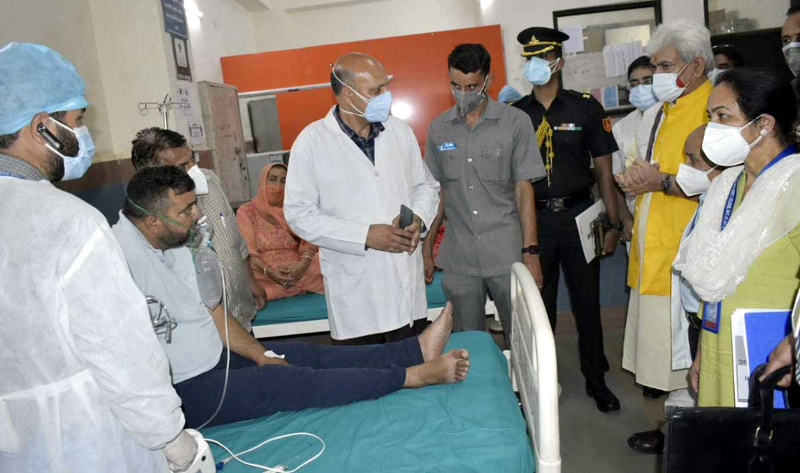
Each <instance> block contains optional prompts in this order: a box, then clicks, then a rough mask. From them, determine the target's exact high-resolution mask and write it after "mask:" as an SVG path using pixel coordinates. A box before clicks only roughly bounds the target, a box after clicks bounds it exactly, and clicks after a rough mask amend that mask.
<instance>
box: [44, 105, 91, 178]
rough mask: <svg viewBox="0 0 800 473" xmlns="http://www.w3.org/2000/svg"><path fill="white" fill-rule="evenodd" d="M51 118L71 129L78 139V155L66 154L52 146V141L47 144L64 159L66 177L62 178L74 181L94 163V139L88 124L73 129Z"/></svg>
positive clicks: (62, 126) (61, 125)
mask: <svg viewBox="0 0 800 473" xmlns="http://www.w3.org/2000/svg"><path fill="white" fill-rule="evenodd" d="M50 120H53V122H55V124H56V125H58V126H60V127H61V128H64V129H65V130H69V131H71V132H72V134H74V135H75V137H76V138H77V140H78V154H77V155H76V156H64V155H63V154H61V152H59V151H58V150H57V149H55V148H53V147H52V146H50V143H46V144H45V146H47V147H48V148H49V149H50V151H52V152H54V153H56V154H57V155H59V156H61V159H63V160H64V177H62V178H61V180H62V181H73V180H75V179H80V178H81V177H83V175H84V174H86V171H87V170H88V169H89V166H91V165H92V158H94V151H95V147H94V140H92V135H91V134H90V133H89V129H88V128H86V125H83V126H79V127H78V128H75V129H73V128H70V127H68V126H67V125H65V124H63V123H61V122H60V121H58V120H55V119H53V118H51V119H50Z"/></svg>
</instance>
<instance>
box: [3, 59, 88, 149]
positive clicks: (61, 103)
mask: <svg viewBox="0 0 800 473" xmlns="http://www.w3.org/2000/svg"><path fill="white" fill-rule="evenodd" d="M85 88H86V85H85V84H84V82H83V77H81V76H80V75H79V74H78V73H77V72H76V71H75V66H73V65H72V63H71V62H69V61H67V60H66V59H64V58H63V57H61V55H60V54H58V53H57V52H55V51H53V50H52V49H50V48H48V47H47V46H42V45H39V44H30V43H9V44H7V45H6V46H5V47H4V48H3V49H0V100H1V101H2V102H3V104H2V106H0V135H7V134H9V133H15V132H17V131H19V130H21V129H22V128H23V127H24V126H25V125H27V124H29V123H30V122H31V119H33V117H34V116H36V114H37V113H41V112H46V113H53V112H60V111H66V110H77V109H79V108H84V107H86V106H87V105H89V102H87V101H86V99H85V98H84V97H83V91H84V89H85Z"/></svg>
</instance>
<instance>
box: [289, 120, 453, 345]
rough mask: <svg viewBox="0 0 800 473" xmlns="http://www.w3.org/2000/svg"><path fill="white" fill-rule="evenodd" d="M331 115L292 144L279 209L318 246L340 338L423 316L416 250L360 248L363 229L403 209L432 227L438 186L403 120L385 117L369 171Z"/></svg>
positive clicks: (394, 326) (389, 219)
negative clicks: (405, 208)
mask: <svg viewBox="0 0 800 473" xmlns="http://www.w3.org/2000/svg"><path fill="white" fill-rule="evenodd" d="M333 110H334V109H333V108H332V109H331V110H330V111H329V112H328V114H327V115H326V116H325V118H323V119H321V120H317V121H316V122H314V123H312V124H311V125H309V126H307V127H306V128H305V129H304V130H303V131H302V133H300V135H299V136H298V137H297V140H296V141H295V142H294V145H293V146H292V152H291V158H290V161H289V172H288V175H287V177H286V194H285V197H284V207H283V209H284V214H285V216H286V221H287V222H288V223H289V226H290V227H291V228H292V230H293V231H294V232H295V233H297V235H298V236H299V237H300V238H302V239H304V240H306V241H309V242H311V243H313V244H315V245H318V246H319V247H320V265H321V268H322V275H323V278H324V285H325V299H326V300H327V304H328V319H329V320H330V325H331V336H332V337H333V338H334V339H337V340H345V339H349V338H356V337H361V336H365V335H370V334H375V333H382V332H388V331H391V330H395V329H397V328H400V327H402V326H403V325H408V324H410V323H412V322H413V321H414V320H417V319H422V318H424V317H425V316H426V310H427V301H426V297H425V281H424V272H423V265H422V249H421V246H422V245H420V247H418V248H417V249H416V251H415V252H414V253H413V254H412V255H409V254H407V253H400V254H395V253H387V252H383V251H377V250H372V249H370V250H365V249H364V245H365V242H366V239H367V232H368V230H369V226H370V225H372V224H391V223H392V220H393V219H394V218H395V217H396V216H397V215H398V214H399V213H400V206H401V204H405V205H406V206H408V207H410V208H411V210H413V211H414V213H415V214H416V215H418V216H419V217H420V218H421V219H422V221H423V222H425V224H426V225H427V226H428V227H430V225H431V222H432V221H433V219H434V217H435V216H436V211H437V208H438V205H439V183H438V182H437V181H436V180H435V179H434V178H433V176H432V175H431V173H430V171H429V170H428V167H427V166H426V165H425V163H424V162H423V161H422V156H421V155H420V149H419V143H418V142H417V139H416V138H415V137H414V133H413V131H412V130H411V128H410V127H409V126H408V125H407V124H406V123H405V122H403V121H402V120H399V119H397V118H394V117H389V120H388V121H387V122H386V123H385V124H384V126H385V129H384V131H383V132H381V133H380V135H378V137H377V138H376V139H375V164H374V165H373V164H372V163H370V161H369V159H368V158H367V157H366V156H365V155H364V153H363V152H362V151H361V149H359V147H358V146H356V144H355V143H353V141H352V140H351V139H350V137H349V136H347V135H346V134H345V133H344V132H343V131H342V129H341V128H340V127H339V124H338V123H337V121H336V118H335V116H334V115H333Z"/></svg>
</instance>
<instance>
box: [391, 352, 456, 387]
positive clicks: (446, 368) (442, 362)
mask: <svg viewBox="0 0 800 473" xmlns="http://www.w3.org/2000/svg"><path fill="white" fill-rule="evenodd" d="M469 364H470V363H469V351H467V350H466V349H464V348H459V349H456V350H450V351H448V352H447V353H445V354H444V355H441V356H439V357H438V358H436V359H434V360H432V361H427V362H425V363H423V364H421V365H417V366H412V367H411V368H408V369H407V370H406V382H405V384H404V385H403V387H404V388H421V387H424V386H431V385H434V384H449V383H457V382H459V381H464V380H465V379H467V373H469Z"/></svg>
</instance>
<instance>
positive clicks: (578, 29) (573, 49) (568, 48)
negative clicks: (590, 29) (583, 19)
mask: <svg viewBox="0 0 800 473" xmlns="http://www.w3.org/2000/svg"><path fill="white" fill-rule="evenodd" d="M561 31H562V32H563V33H566V34H567V35H569V39H568V40H566V41H565V42H564V43H563V44H562V45H561V47H562V49H563V50H564V53H582V52H583V51H584V49H585V48H584V45H583V26H565V27H563V28H561Z"/></svg>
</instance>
